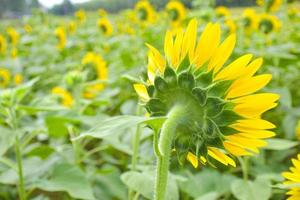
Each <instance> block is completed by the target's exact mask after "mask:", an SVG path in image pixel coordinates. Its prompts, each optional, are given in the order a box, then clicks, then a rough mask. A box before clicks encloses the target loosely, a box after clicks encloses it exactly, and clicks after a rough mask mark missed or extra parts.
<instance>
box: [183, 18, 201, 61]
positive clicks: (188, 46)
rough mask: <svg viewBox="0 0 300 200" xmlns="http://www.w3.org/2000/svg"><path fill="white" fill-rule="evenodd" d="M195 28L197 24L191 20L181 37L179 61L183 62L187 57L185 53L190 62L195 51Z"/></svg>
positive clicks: (194, 20)
mask: <svg viewBox="0 0 300 200" xmlns="http://www.w3.org/2000/svg"><path fill="white" fill-rule="evenodd" d="M197 26H198V22H197V20H196V19H192V20H191V21H190V22H189V24H188V27H187V29H186V32H185V34H184V37H183V43H182V49H181V55H180V56H181V60H183V59H184V58H185V56H186V55H187V53H189V58H190V61H191V58H192V56H193V52H194V49H195V44H196V37H197Z"/></svg>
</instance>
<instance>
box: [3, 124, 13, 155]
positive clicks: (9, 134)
mask: <svg viewBox="0 0 300 200" xmlns="http://www.w3.org/2000/svg"><path fill="white" fill-rule="evenodd" d="M15 136H16V134H15V133H14V132H13V131H12V130H10V129H7V128H4V127H2V126H0V156H2V155H3V154H4V153H5V152H6V151H7V150H8V149H9V148H10V147H11V146H12V145H13V144H14V141H15Z"/></svg>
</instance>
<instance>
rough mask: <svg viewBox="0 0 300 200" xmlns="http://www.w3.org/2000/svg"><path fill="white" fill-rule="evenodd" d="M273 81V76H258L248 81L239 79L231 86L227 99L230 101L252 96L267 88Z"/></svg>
mask: <svg viewBox="0 0 300 200" xmlns="http://www.w3.org/2000/svg"><path fill="white" fill-rule="evenodd" d="M271 79H272V75H271V74H263V75H258V76H254V77H251V78H247V79H238V80H236V81H235V82H234V83H233V84H232V85H231V86H230V88H229V90H228V94H227V97H226V98H227V99H230V98H236V97H240V96H245V95H248V94H252V93H254V92H256V91H258V90H260V89H261V88H263V87H264V86H266V85H267V84H268V83H269V82H270V80H271Z"/></svg>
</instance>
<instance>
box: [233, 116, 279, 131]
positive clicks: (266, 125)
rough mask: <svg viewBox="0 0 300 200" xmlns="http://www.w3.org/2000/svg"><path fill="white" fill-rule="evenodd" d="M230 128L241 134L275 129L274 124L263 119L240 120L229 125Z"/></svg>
mask: <svg viewBox="0 0 300 200" xmlns="http://www.w3.org/2000/svg"><path fill="white" fill-rule="evenodd" d="M230 127H231V128H234V129H235V130H238V131H241V132H248V131H251V130H256V129H259V130H264V129H273V128H276V126H275V125H274V124H272V123H271V122H269V121H266V120H263V119H242V120H238V121H237V122H236V123H234V124H232V125H230Z"/></svg>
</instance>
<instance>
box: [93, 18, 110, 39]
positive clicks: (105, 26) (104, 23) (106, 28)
mask: <svg viewBox="0 0 300 200" xmlns="http://www.w3.org/2000/svg"><path fill="white" fill-rule="evenodd" d="M97 24H98V27H99V28H100V29H101V31H102V33H103V34H104V35H106V36H110V35H111V34H112V32H113V27H112V25H111V23H110V21H109V19H107V18H101V19H99V20H98V21H97Z"/></svg>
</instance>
